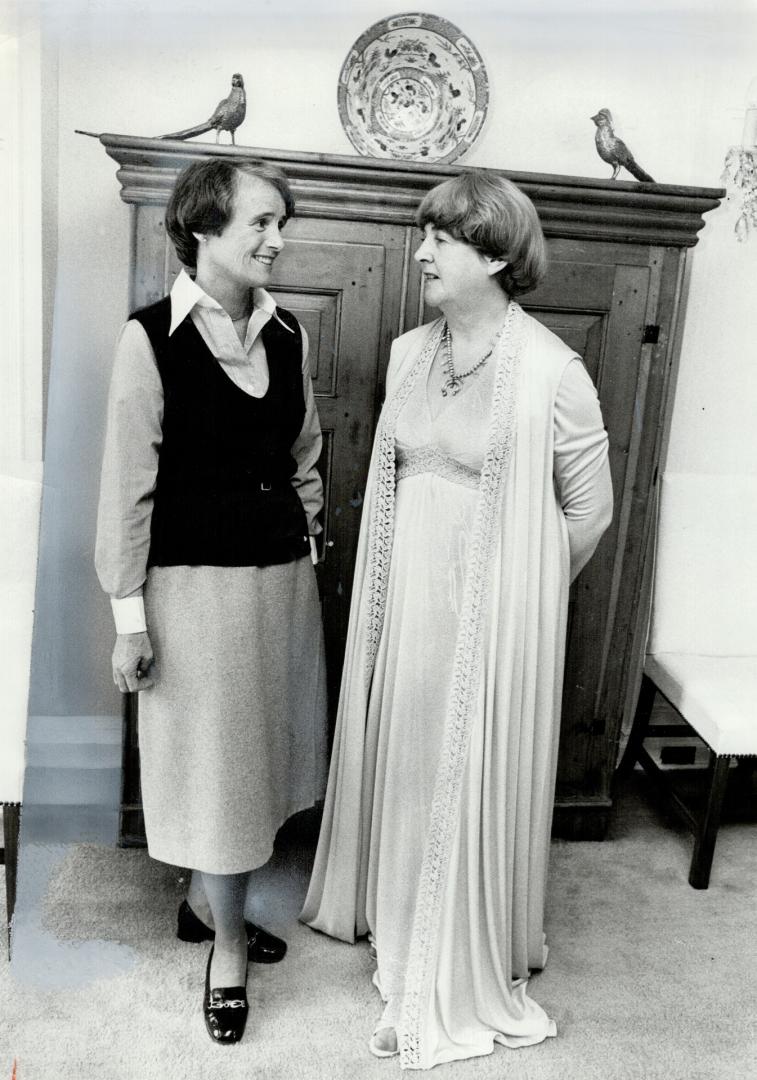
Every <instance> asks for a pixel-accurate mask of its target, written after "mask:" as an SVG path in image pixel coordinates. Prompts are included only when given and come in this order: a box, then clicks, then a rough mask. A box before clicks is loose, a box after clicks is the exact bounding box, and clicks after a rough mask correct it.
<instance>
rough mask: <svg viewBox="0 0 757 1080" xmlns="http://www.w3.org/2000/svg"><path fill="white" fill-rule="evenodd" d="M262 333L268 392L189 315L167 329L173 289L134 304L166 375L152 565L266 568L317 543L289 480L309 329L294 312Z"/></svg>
mask: <svg viewBox="0 0 757 1080" xmlns="http://www.w3.org/2000/svg"><path fill="white" fill-rule="evenodd" d="M277 314H278V316H279V317H280V318H281V319H282V321H284V322H286V324H287V326H291V328H292V330H293V331H294V332H293V333H290V332H289V331H287V330H285V329H284V328H283V327H282V326H281V325H280V324H279V323H278V321H277V320H276V319H275V318H271V319H270V320H269V321H268V323H267V324H266V325H265V327H264V328H263V331H262V340H263V345H264V346H265V350H266V355H267V356H268V367H269V373H270V382H269V387H268V391H267V393H266V394H265V396H264V397H262V398H254V397H252V396H251V395H250V394H246V393H245V392H244V391H243V390H240V388H239V387H238V386H236V385H235V383H233V382H232V381H231V379H230V378H229V377H228V375H227V374H226V373H225V372H224V370H223V368H222V367H221V366H220V364H219V363H218V361H217V360H216V359H215V357H214V356H213V355H212V353H211V352H210V350H209V349H208V347H207V345H206V344H205V342H204V341H203V339H202V336H201V335H200V333H199V331H198V330H197V328H196V327H195V325H194V323H193V322H192V320H191V318H190V317H189V316H187V317H186V318H185V319H184V321H183V322H182V323H181V324H180V325H179V326H178V327H177V328H176V330H175V331H174V333H173V334H172V335H171V336H170V337H169V336H168V330H169V327H170V324H171V301H170V298H169V297H165V298H164V299H163V300H159V301H158V302H157V303H156V304H152V305H151V306H150V307H147V308H143V309H142V310H141V311H137V312H135V313H134V314H133V315H132V316H131V317H132V318H133V319H137V320H138V321H139V322H140V323H141V324H142V326H143V327H144V329H145V331H146V333H147V336H148V338H149V339H150V344H151V345H152V348H153V351H154V353H155V359H156V361H157V366H158V371H159V372H160V377H161V380H162V382H163V393H164V411H163V442H162V444H161V447H160V453H159V464H158V476H157V482H156V487H155V494H154V501H153V511H152V519H151V529H150V554H149V558H148V565H149V566H177V565H182V566H186V565H188V566H199V565H204V566H269V565H272V564H274V563H285V562H291V561H292V560H294V559H298V558H301V557H302V556H304V555H307V554H308V552H309V550H310V542H309V539H308V535H307V534H308V526H307V519H306V517H305V511H304V509H303V506H302V502H301V501H300V498H299V496H298V494H297V492H296V491H295V490H294V488H293V487H292V484H291V480H292V477H293V476H294V474H295V472H296V471H297V463H296V461H295V459H294V458H293V456H292V452H291V448H292V445H293V444H294V442H295V440H296V439H297V436H298V435H299V433H300V430H301V428H302V423H303V420H304V417H305V399H304V394H303V390H302V335H301V333H300V329H299V325H298V323H297V320H296V319H295V318H294V316H293V315H291V314H290V313H289V312H288V311H284V310H282V309H281V308H277Z"/></svg>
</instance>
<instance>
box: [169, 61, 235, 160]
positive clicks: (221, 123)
mask: <svg viewBox="0 0 757 1080" xmlns="http://www.w3.org/2000/svg"><path fill="white" fill-rule="evenodd" d="M246 112H247V97H246V95H245V92H244V79H243V78H242V76H241V75H240V74H239V73H238V72H237V74H236V75H232V76H231V93H230V94H229V96H228V97H225V98H224V99H223V101H219V102H218V104H217V105H216V108H215V112H214V113H213V115H212V116H211V118H210V119H209V120H206V121H205V123H204V124H197V125H196V126H195V127H191V128H185V129H184V131H173V132H171V134H170V135H161V136H160V137H161V139H191V138H193V137H194V136H195V135H204V134H205V132H206V131H212V130H213V128H215V131H216V142H218V138H219V136H220V134H221V132H222V131H228V132H230V134H231V141H232V143H234V132H235V131H236V130H237V128H238V127H239V125H240V124H241V123H242V121H243V120H244V118H245V113H246ZM234 145H236V144H235V143H234Z"/></svg>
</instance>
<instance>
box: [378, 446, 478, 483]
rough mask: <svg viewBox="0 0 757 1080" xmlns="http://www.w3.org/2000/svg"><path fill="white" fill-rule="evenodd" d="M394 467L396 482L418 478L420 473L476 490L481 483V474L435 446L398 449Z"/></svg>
mask: <svg viewBox="0 0 757 1080" xmlns="http://www.w3.org/2000/svg"><path fill="white" fill-rule="evenodd" d="M396 466H397V467H396V474H395V475H396V479H397V480H398V481H399V480H404V479H405V477H407V476H418V475H419V474H420V473H434V474H435V475H436V476H441V477H443V478H444V479H445V480H451V481H452V483H453V484H463V485H464V486H465V487H469V488H477V487H478V486H479V484H480V481H481V473H480V472H478V470H477V469H472V468H470V466H469V465H463V464H462V462H460V461H456V460H455V459H454V458H451V457H449V456H448V455H447V454H445V453H444V452H443V451H442V450H439V449H437V447H435V446H419V447H416V448H414V449H411V450H400V449H399V448H398V449H397V455H396Z"/></svg>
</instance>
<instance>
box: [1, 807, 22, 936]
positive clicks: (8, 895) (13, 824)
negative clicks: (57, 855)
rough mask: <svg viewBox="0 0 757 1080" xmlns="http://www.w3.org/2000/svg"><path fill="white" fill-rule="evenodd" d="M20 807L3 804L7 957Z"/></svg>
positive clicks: (16, 863)
mask: <svg viewBox="0 0 757 1080" xmlns="http://www.w3.org/2000/svg"><path fill="white" fill-rule="evenodd" d="M20 825H21V807H20V806H19V805H18V804H17V803H4V804H3V842H4V844H5V905H6V912H7V918H8V956H9V957H10V951H11V923H12V921H13V911H14V908H15V907H16V875H17V872H18V834H19V828H20Z"/></svg>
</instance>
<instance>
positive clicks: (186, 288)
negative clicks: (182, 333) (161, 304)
mask: <svg viewBox="0 0 757 1080" xmlns="http://www.w3.org/2000/svg"><path fill="white" fill-rule="evenodd" d="M198 305H199V306H200V307H206V308H216V309H217V310H218V311H223V310H224V309H223V308H222V307H221V305H220V304H219V303H218V301H217V300H214V299H213V297H212V296H208V294H207V293H206V292H205V291H204V290H203V289H201V288H200V286H199V285H198V284H197V282H196V281H193V280H192V278H191V277H190V276H189V274H188V273H187V272H186V270H182V271H181V272H180V273H179V275H178V277H177V278H176V280H175V281H174V283H173V286H172V288H171V325H170V327H169V330H168V336H169V337H170V336H171V334H173V332H174V330H175V329H176V327H177V326H178V325H179V323H182V322H183V321H184V319H186V317H187V315H189V313H190V311H191V310H192V308H194V307H196V306H198ZM252 306H253V308H260V309H262V310H263V311H265V312H267V313H268V314H269V315H272V316H273V317H274V319H275V320H276V322H278V323H279V324H280V325H281V326H283V327H284V329H285V330H288V331H289V333H290V334H293V333H294V330H292V328H291V326H287V324H286V323H285V322H284V321H283V320H282V319H280V318H279V316H278V314H277V312H276V301H275V300H274V298H273V297H272V296H271V294H270V293H269V292H266V290H265V289H253V291H252Z"/></svg>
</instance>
